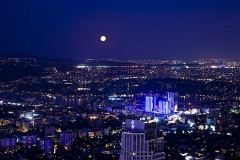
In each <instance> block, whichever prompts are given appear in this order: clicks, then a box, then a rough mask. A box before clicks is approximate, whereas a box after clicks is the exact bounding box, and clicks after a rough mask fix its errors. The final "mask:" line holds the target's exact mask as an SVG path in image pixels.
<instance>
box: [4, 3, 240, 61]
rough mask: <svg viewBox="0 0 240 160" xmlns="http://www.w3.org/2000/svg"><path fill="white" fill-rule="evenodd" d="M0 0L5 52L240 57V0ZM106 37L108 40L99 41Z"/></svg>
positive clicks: (95, 56)
mask: <svg viewBox="0 0 240 160" xmlns="http://www.w3.org/2000/svg"><path fill="white" fill-rule="evenodd" d="M0 3H1V5H0V6H1V11H0V12H1V17H0V21H1V22H2V23H1V24H4V25H0V30H1V31H0V37H1V38H0V54H16V55H22V54H23V55H32V54H33V55H36V56H43V57H51V58H68V59H69V58H71V59H72V58H76V59H88V58H93V59H108V58H113V59H120V60H126V59H198V58H227V59H236V58H240V57H239V55H240V54H239V51H240V47H239V46H238V44H239V42H240V39H239V37H240V35H239V34H240V29H239V28H240V21H239V19H238V17H239V15H240V2H239V1H206V0H203V1H189V0H186V1H182V2H180V1H176V0H173V1H168V2H155V3H150V2H148V3H141V2H138V3H135V2H126V1H121V2H112V1H104V2H102V1H101V2H99V1H91V2H88V1H71V2H69V3H66V2H64V1H57V2H56V1H51V2H48V3H46V2H36V1H26V2H18V1H11V2H10V1H1V2H0ZM101 36H106V38H107V40H106V41H104V42H102V41H100V37H101ZM136 57H137V58H136Z"/></svg>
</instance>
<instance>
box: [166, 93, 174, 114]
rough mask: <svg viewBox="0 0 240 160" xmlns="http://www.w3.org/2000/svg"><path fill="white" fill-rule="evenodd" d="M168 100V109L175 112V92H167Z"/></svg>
mask: <svg viewBox="0 0 240 160" xmlns="http://www.w3.org/2000/svg"><path fill="white" fill-rule="evenodd" d="M166 96H167V101H168V110H169V112H170V113H171V112H174V105H175V104H174V93H173V92H167V95H166Z"/></svg>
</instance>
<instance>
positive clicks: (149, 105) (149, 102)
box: [145, 96, 156, 112]
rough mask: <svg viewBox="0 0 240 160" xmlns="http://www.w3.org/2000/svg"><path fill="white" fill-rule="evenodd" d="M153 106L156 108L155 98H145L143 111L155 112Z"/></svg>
mask: <svg viewBox="0 0 240 160" xmlns="http://www.w3.org/2000/svg"><path fill="white" fill-rule="evenodd" d="M155 106H156V97H155V96H146V100H145V111H146V112H152V111H154V110H155Z"/></svg>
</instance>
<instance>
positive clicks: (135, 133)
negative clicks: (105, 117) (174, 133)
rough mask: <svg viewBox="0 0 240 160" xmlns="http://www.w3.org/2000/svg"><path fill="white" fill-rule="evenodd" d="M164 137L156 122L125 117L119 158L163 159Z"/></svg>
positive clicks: (121, 159)
mask: <svg viewBox="0 0 240 160" xmlns="http://www.w3.org/2000/svg"><path fill="white" fill-rule="evenodd" d="M163 145H164V138H163V136H162V131H161V130H159V128H158V127H157V123H156V122H147V123H144V122H142V121H139V120H132V119H127V120H126V122H125V125H124V127H123V132H122V138H121V153H120V160H164V159H165V156H164V146H163Z"/></svg>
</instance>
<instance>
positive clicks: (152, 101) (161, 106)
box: [145, 92, 177, 115]
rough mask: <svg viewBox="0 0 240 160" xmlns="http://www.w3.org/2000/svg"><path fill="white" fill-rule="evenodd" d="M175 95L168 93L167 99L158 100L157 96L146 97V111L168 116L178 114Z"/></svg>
mask: <svg viewBox="0 0 240 160" xmlns="http://www.w3.org/2000/svg"><path fill="white" fill-rule="evenodd" d="M176 99H177V98H176V97H175V93H173V92H167V94H166V98H164V99H161V100H158V97H156V96H146V101H145V111H146V112H155V113H159V114H164V115H168V114H170V113H174V112H177V101H176Z"/></svg>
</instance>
